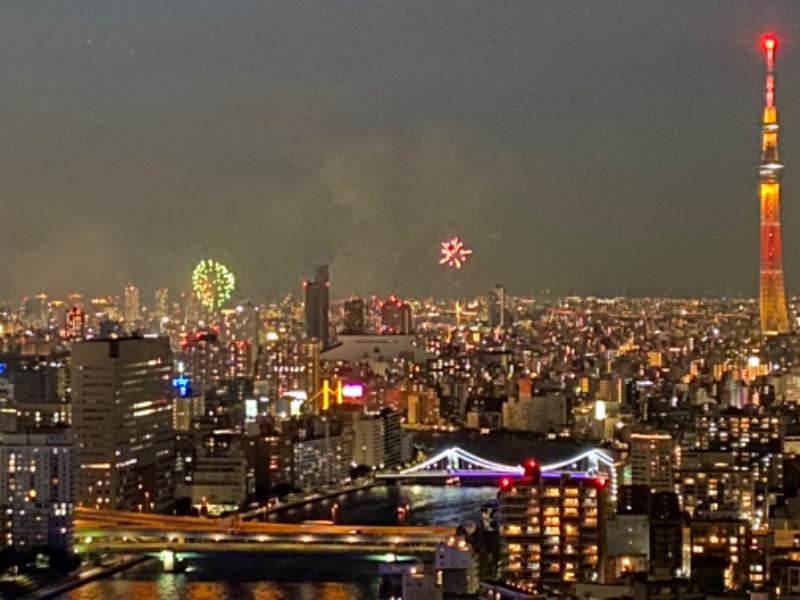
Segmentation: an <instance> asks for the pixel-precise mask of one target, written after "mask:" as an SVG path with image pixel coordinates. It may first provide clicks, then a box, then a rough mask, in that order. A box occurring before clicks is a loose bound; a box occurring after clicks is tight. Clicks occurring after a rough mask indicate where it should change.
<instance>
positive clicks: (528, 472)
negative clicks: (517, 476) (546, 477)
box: [523, 458, 542, 483]
mask: <svg viewBox="0 0 800 600" xmlns="http://www.w3.org/2000/svg"><path fill="white" fill-rule="evenodd" d="M523 468H524V469H525V475H524V477H525V479H526V480H528V481H530V482H531V483H536V482H537V481H539V477H540V476H541V474H542V466H541V465H540V464H539V463H538V462H536V460H535V459H533V458H531V459H528V460H527V461H525V465H524V467H523Z"/></svg>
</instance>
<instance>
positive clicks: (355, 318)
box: [343, 298, 367, 335]
mask: <svg viewBox="0 0 800 600" xmlns="http://www.w3.org/2000/svg"><path fill="white" fill-rule="evenodd" d="M366 332H367V328H366V324H365V322H364V301H363V300H362V299H361V298H350V299H349V300H345V303H344V328H343V333H345V334H347V335H363V334H365V333H366Z"/></svg>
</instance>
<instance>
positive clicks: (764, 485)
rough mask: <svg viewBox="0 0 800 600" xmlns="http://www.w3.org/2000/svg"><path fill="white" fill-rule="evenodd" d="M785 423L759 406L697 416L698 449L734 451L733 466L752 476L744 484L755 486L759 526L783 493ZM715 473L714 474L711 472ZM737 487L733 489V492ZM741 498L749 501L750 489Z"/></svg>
mask: <svg viewBox="0 0 800 600" xmlns="http://www.w3.org/2000/svg"><path fill="white" fill-rule="evenodd" d="M785 429H786V428H785V425H784V423H783V421H782V419H781V418H780V417H777V416H774V415H768V414H762V413H761V412H759V410H758V409H757V408H755V407H748V409H746V410H737V409H733V408H731V409H727V410H725V411H722V412H719V413H716V414H715V413H709V414H704V415H699V416H697V417H695V430H696V436H695V448H696V449H697V450H707V451H708V450H710V451H714V452H730V453H731V454H732V455H733V468H734V470H737V471H744V472H746V473H748V474H749V475H750V477H751V478H752V479H750V478H748V479H747V480H746V481H740V482H741V483H742V484H746V483H749V482H750V481H751V482H752V484H753V486H754V491H753V493H754V494H755V497H754V498H753V503H752V507H753V508H752V510H753V515H754V516H753V526H754V527H755V528H756V529H757V528H759V527H760V526H761V524H762V523H763V522H764V521H765V519H766V516H767V515H768V514H769V507H770V506H771V505H774V504H776V503H777V501H778V496H779V495H780V494H782V493H783V443H784V442H783V440H784V435H785ZM709 475H711V473H709ZM731 491H734V490H729V492H731ZM735 491H736V492H737V493H738V492H741V494H742V495H741V496H740V497H739V498H738V500H740V501H741V502H742V503H741V504H740V507H741V510H744V509H745V506H746V505H748V504H749V503H745V502H744V500H745V498H746V494H747V492H746V491H745V490H743V489H742V490H738V489H737V490H735Z"/></svg>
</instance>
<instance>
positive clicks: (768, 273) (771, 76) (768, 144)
mask: <svg viewBox="0 0 800 600" xmlns="http://www.w3.org/2000/svg"><path fill="white" fill-rule="evenodd" d="M777 46H778V41H777V39H776V38H775V37H774V36H771V35H769V36H767V37H766V38H764V51H765V52H766V55H767V89H766V91H767V95H766V106H765V107H764V119H763V123H762V126H761V167H760V168H759V186H758V187H759V196H760V198H761V298H760V307H761V332H762V333H763V334H764V335H776V334H780V333H787V332H788V331H789V316H788V313H787V311H786V291H785V289H784V284H783V249H782V246H781V183H780V173H781V169H782V168H783V165H782V164H781V163H780V162H779V160H780V159H779V158H778V111H777V109H776V108H775V50H776V49H777Z"/></svg>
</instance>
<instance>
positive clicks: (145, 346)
mask: <svg viewBox="0 0 800 600" xmlns="http://www.w3.org/2000/svg"><path fill="white" fill-rule="evenodd" d="M72 353H73V354H72V361H73V362H72V386H73V387H72V408H73V436H74V440H75V458H76V460H75V463H76V474H75V475H76V476H75V479H76V483H77V486H76V499H77V502H78V503H79V504H81V505H83V506H88V507H93V508H95V507H97V508H99V507H102V508H108V509H112V510H128V511H143V512H152V511H155V512H162V511H165V510H168V509H171V508H172V505H173V496H174V484H173V478H172V473H173V466H174V465H173V463H174V461H175V448H174V431H173V428H172V419H173V415H172V382H171V379H172V377H171V375H172V352H171V351H170V345H169V340H168V339H167V338H118V339H110V340H88V341H84V342H79V343H77V344H75V345H74V346H73V349H72Z"/></svg>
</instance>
